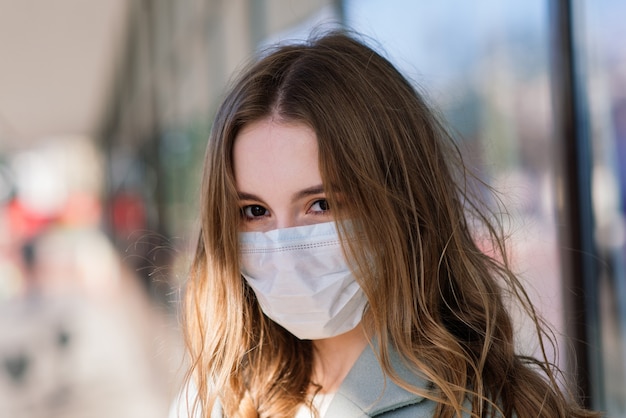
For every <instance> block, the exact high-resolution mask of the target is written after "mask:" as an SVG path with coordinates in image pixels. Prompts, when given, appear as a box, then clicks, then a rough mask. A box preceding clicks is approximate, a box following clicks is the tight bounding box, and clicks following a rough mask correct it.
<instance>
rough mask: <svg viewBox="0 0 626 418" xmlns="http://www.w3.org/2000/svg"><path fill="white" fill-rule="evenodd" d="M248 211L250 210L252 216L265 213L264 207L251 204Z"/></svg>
mask: <svg viewBox="0 0 626 418" xmlns="http://www.w3.org/2000/svg"><path fill="white" fill-rule="evenodd" d="M250 212H252V216H263V215H265V208H263V207H262V206H252V207H251V208H250Z"/></svg>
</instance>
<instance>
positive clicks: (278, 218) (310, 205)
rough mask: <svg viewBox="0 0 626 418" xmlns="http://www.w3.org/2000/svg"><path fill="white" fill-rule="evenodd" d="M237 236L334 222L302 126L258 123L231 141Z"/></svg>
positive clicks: (312, 140) (313, 146)
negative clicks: (238, 214) (238, 223)
mask: <svg viewBox="0 0 626 418" xmlns="http://www.w3.org/2000/svg"><path fill="white" fill-rule="evenodd" d="M233 159H234V166H235V167H234V170H235V181H236V184H237V191H238V193H239V206H240V208H241V213H242V215H241V218H242V221H241V230H242V231H270V230H273V229H279V228H289V227H294V226H301V225H310V224H315V223H321V222H329V221H332V220H333V216H332V214H331V211H330V207H329V205H328V202H327V201H326V194H325V193H324V188H323V186H322V177H321V175H320V170H319V165H318V147H317V138H316V136H315V133H314V132H313V130H312V129H311V128H309V127H308V126H307V125H305V124H301V123H293V124H291V123H283V122H277V121H275V120H273V119H271V118H266V119H261V120H259V121H257V122H254V123H251V124H249V125H248V126H246V127H245V128H244V129H242V131H241V132H240V133H239V135H238V136H237V138H236V139H235V145H234V150H233Z"/></svg>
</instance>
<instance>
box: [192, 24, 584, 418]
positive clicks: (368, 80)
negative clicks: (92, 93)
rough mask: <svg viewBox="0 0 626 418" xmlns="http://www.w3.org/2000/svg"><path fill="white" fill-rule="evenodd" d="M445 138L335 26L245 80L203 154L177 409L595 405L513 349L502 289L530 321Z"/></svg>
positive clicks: (384, 411) (377, 412)
mask: <svg viewBox="0 0 626 418" xmlns="http://www.w3.org/2000/svg"><path fill="white" fill-rule="evenodd" d="M452 144H453V142H452V140H451V139H450V137H449V135H448V134H447V133H446V130H445V128H444V127H443V126H442V124H441V123H440V122H439V121H438V119H437V118H436V117H435V115H434V114H433V112H432V111H431V110H430V109H429V107H428V106H427V104H426V103H425V102H424V100H423V99H422V98H421V97H420V95H419V94H417V93H416V92H415V90H414V89H413V88H412V86H411V85H410V83H409V82H407V81H406V80H405V79H404V78H403V77H402V76H401V75H400V73H399V72H398V71H397V70H396V69H395V68H394V67H393V66H392V65H391V64H390V63H389V62H388V61H387V60H385V59H384V58H382V57H381V56H380V55H378V54H377V53H375V52H374V51H372V50H371V49H370V48H368V47H367V46H365V45H364V44H362V43H360V42H359V41H357V40H355V39H354V38H352V37H350V36H347V35H345V34H342V33H330V34H327V35H325V36H322V37H320V38H319V39H317V40H314V41H311V42H309V43H306V44H302V45H290V46H282V47H277V48H276V49H275V50H273V51H271V52H270V53H269V54H267V55H266V56H265V57H264V58H262V59H261V60H260V61H258V62H257V63H256V64H253V65H252V66H251V67H250V68H249V69H248V70H247V71H245V72H244V73H243V74H242V76H241V77H240V79H239V80H238V81H237V82H236V83H235V84H234V86H233V87H232V89H231V91H230V93H229V94H228V95H227V97H226V99H225V100H224V102H223V104H222V106H221V107H220V109H219V111H218V114H217V117H216V120H215V124H214V126H213V130H212V133H211V137H210V139H209V143H208V148H207V154H206V162H205V163H206V167H205V171H204V182H203V186H202V188H203V195H202V209H201V210H202V230H201V234H200V238H199V241H198V246H197V250H196V254H195V259H194V263H193V268H192V271H191V277H190V280H189V283H188V288H187V294H186V317H185V319H186V322H185V325H186V326H185V331H186V342H187V347H188V350H189V353H190V356H191V360H192V361H191V365H192V366H191V370H190V371H189V374H188V379H189V385H188V388H193V393H191V394H190V396H189V397H190V399H191V400H190V401H189V402H183V403H184V404H188V405H187V407H186V408H183V409H185V410H189V411H192V412H193V411H195V414H196V415H195V416H203V417H209V416H211V417H215V416H226V417H257V416H258V417H294V416H298V417H300V416H306V417H309V416H326V417H357V416H358V417H362V416H363V417H364V416H381V417H461V416H462V417H485V416H494V417H496V416H498V417H499V416H504V417H511V416H517V417H519V418H523V417H551V418H552V417H586V416H596V414H594V413H592V412H589V411H585V410H583V409H581V408H579V407H578V406H577V405H576V404H575V403H573V402H572V401H570V400H569V399H568V398H567V397H566V395H565V394H563V393H562V392H561V390H560V389H559V386H558V385H557V377H556V375H555V373H554V372H553V371H552V367H551V366H550V364H549V363H548V362H547V360H541V361H539V360H535V359H532V358H528V357H523V356H520V355H516V354H515V352H514V338H513V328H512V324H511V317H510V316H509V314H508V313H507V310H506V308H505V305H504V303H503V295H504V294H505V292H506V294H507V295H509V294H512V295H514V296H515V297H516V298H517V299H519V300H520V302H521V304H522V306H524V307H525V308H526V309H527V310H528V312H529V314H530V315H531V317H532V319H533V320H534V321H535V323H536V324H537V326H538V329H540V326H539V325H540V322H539V320H538V319H537V317H536V316H535V314H534V311H533V309H532V306H531V305H530V303H529V301H528V298H527V297H526V294H525V293H524V291H523V289H522V288H521V286H520V284H519V283H518V281H517V279H516V278H515V276H514V275H513V274H512V273H511V271H510V269H509V268H508V266H507V264H506V257H505V254H506V253H505V252H504V248H503V243H502V241H501V240H499V239H497V238H496V236H497V234H496V232H497V229H496V228H495V227H494V226H492V225H491V224H490V222H489V220H488V216H486V215H484V214H483V213H481V211H480V210H479V207H478V206H477V205H475V204H472V203H471V200H470V199H469V197H468V195H469V193H468V191H467V185H468V183H467V181H466V180H467V179H466V178H465V177H464V174H463V172H462V170H458V169H459V168H460V167H462V166H461V165H460V164H459V161H457V159H458V153H455V152H454V146H453V145H452ZM478 221H480V223H481V225H482V227H477V226H476V223H477V222H478ZM479 230H480V231H483V232H484V231H488V232H489V234H484V233H483V234H481V237H480V238H479V237H478V236H475V234H476V233H477V231H479ZM484 235H489V236H490V237H492V239H491V240H489V246H490V247H489V248H490V251H481V249H480V248H483V249H484V248H485V246H486V245H487V242H486V240H485V236H484ZM477 242H478V243H479V244H480V245H479V244H477ZM479 247H480V248H479ZM487 253H490V254H491V256H489V255H487ZM494 253H497V256H494ZM539 340H540V341H543V340H542V337H541V334H540V336H539ZM541 347H543V344H541ZM190 390H191V389H190Z"/></svg>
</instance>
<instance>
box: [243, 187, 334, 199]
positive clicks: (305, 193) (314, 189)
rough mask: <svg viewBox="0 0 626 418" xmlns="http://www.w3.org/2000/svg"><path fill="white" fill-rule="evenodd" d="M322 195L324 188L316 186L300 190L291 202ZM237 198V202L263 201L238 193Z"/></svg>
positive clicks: (253, 196) (249, 194)
mask: <svg viewBox="0 0 626 418" xmlns="http://www.w3.org/2000/svg"><path fill="white" fill-rule="evenodd" d="M322 193H324V186H323V185H321V184H318V185H316V186H311V187H307V188H306V189H302V190H300V191H299V192H297V193H296V194H295V195H294V196H293V198H292V199H291V200H292V201H296V200H299V199H302V198H304V197H307V196H311V195H316V194H322ZM237 196H238V197H239V200H256V201H259V202H262V201H263V199H261V198H260V197H259V196H257V195H255V194H253V193H246V192H238V193H237Z"/></svg>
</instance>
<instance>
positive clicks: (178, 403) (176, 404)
mask: <svg viewBox="0 0 626 418" xmlns="http://www.w3.org/2000/svg"><path fill="white" fill-rule="evenodd" d="M197 397H198V389H197V388H196V385H195V384H194V383H193V381H190V382H189V383H188V384H187V385H185V386H184V387H183V388H182V389H181V390H180V392H179V393H178V395H177V396H176V397H175V398H174V400H173V401H172V404H171V405H170V410H169V415H168V418H203V414H202V408H201V407H200V406H198V408H195V411H194V403H195V402H196V398H197ZM222 416H223V415H222V408H221V406H220V405H219V403H216V405H215V407H214V408H213V411H211V415H210V418H222Z"/></svg>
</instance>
